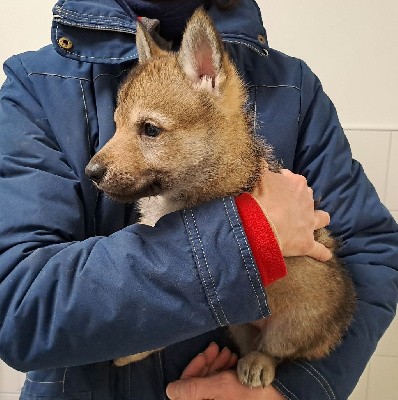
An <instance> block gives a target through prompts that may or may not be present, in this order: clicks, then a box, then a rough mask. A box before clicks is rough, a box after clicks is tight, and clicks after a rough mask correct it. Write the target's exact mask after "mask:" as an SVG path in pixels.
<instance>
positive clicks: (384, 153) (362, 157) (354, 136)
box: [345, 130, 391, 202]
mask: <svg viewBox="0 0 398 400" xmlns="http://www.w3.org/2000/svg"><path fill="white" fill-rule="evenodd" d="M345 133H346V135H347V138H348V141H349V142H350V146H351V150H352V154H353V157H354V158H355V159H356V160H358V161H359V162H360V163H361V164H362V166H363V168H364V170H365V173H366V175H367V176H368V178H369V179H370V181H371V182H372V183H373V185H374V187H375V188H376V191H377V193H378V195H379V197H380V199H381V201H382V202H385V193H386V187H387V174H388V159H389V154H390V141H391V132H386V131H362V130H358V131H350V130H346V131H345Z"/></svg>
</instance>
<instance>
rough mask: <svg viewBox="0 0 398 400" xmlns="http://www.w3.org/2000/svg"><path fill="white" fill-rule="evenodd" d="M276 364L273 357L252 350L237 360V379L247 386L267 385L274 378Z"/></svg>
mask: <svg viewBox="0 0 398 400" xmlns="http://www.w3.org/2000/svg"><path fill="white" fill-rule="evenodd" d="M276 365H277V363H276V361H275V359H274V358H273V357H271V356H269V355H267V354H264V353H260V352H258V351H253V352H252V353H249V354H248V355H247V356H245V357H243V358H241V359H240V360H239V361H238V367H237V373H238V378H239V381H240V382H241V383H243V384H244V385H247V386H249V387H258V386H262V387H265V386H268V385H270V384H271V382H272V381H273V380H274V378H275V368H276Z"/></svg>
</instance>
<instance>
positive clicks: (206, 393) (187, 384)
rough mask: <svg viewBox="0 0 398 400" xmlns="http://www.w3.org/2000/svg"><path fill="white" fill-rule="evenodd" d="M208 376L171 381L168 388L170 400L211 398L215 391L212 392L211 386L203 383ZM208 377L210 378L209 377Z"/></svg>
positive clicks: (167, 392)
mask: <svg viewBox="0 0 398 400" xmlns="http://www.w3.org/2000/svg"><path fill="white" fill-rule="evenodd" d="M205 379H206V378H189V379H181V380H179V381H175V382H171V383H170V384H169V385H168V386H167V388H166V394H167V397H168V398H169V399H170V400H185V399H189V400H202V399H211V398H213V397H214V393H210V392H211V389H209V386H211V385H209V386H208V385H206V384H203V383H204V382H202V381H203V380H205ZM207 379H208V378H207Z"/></svg>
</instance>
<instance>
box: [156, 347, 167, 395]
mask: <svg viewBox="0 0 398 400" xmlns="http://www.w3.org/2000/svg"><path fill="white" fill-rule="evenodd" d="M158 359H159V367H160V377H159V380H160V390H161V391H162V400H167V399H166V396H165V394H164V373H163V359H162V352H161V351H159V352H158Z"/></svg>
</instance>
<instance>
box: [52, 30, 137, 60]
mask: <svg viewBox="0 0 398 400" xmlns="http://www.w3.org/2000/svg"><path fill="white" fill-rule="evenodd" d="M58 27H59V25H58V24H57V27H56V28H55V40H56V41H57V42H58V38H59V35H58ZM64 52H65V54H70V55H72V56H76V57H78V58H88V59H93V60H132V59H133V58H135V56H134V55H133V56H130V57H98V56H97V57H94V56H82V55H80V54H77V53H72V52H71V51H66V50H64Z"/></svg>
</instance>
